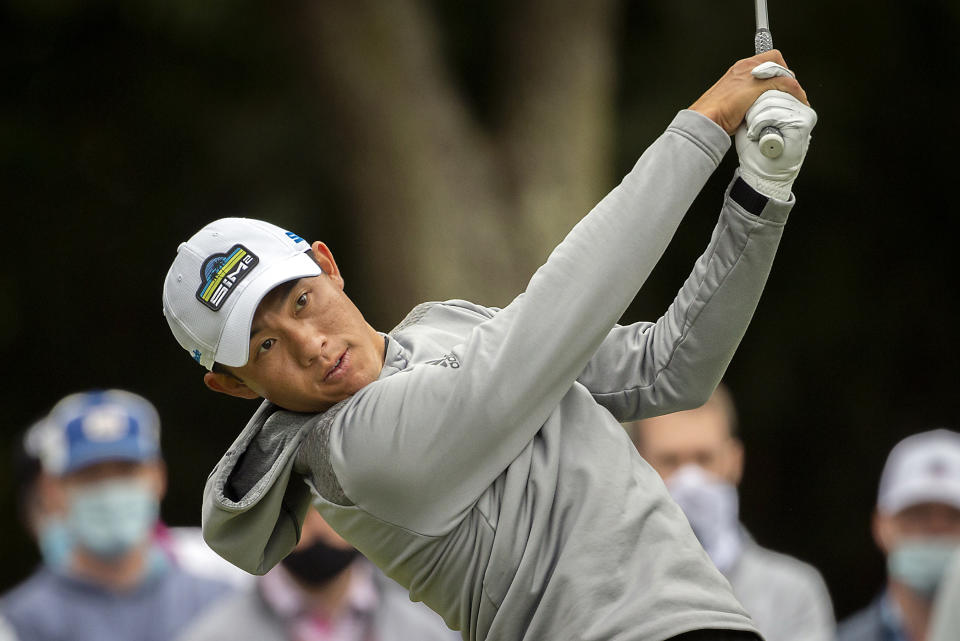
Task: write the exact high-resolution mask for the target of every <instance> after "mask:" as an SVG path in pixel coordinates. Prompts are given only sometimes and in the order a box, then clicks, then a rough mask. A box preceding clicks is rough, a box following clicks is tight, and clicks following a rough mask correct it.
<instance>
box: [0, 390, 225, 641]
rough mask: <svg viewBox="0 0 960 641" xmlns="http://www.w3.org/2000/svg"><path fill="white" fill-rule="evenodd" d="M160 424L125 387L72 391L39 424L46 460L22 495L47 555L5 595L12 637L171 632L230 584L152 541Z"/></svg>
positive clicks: (79, 639)
mask: <svg viewBox="0 0 960 641" xmlns="http://www.w3.org/2000/svg"><path fill="white" fill-rule="evenodd" d="M159 435H160V425H159V419H158V417H157V414H156V410H155V409H154V408H153V406H152V405H151V404H150V403H149V402H147V401H146V400H145V399H143V398H141V397H139V396H137V395H135V394H131V393H129V392H123V391H119V390H110V391H105V392H89V393H82V394H74V395H72V396H68V397H67V398H65V399H63V400H62V401H60V402H59V403H58V404H57V405H56V406H55V407H54V408H53V410H52V411H51V413H50V414H49V416H48V417H47V418H46V419H44V420H43V421H42V422H41V423H40V424H38V425H37V426H36V427H34V428H32V429H31V430H30V433H29V436H28V440H27V450H28V452H32V453H34V454H36V455H37V457H38V458H39V460H40V463H41V466H40V471H39V473H38V474H37V475H35V476H34V477H32V478H34V480H33V481H32V482H28V483H25V488H26V490H25V491H24V492H23V493H22V494H21V496H23V498H24V499H25V500H27V501H30V503H31V505H29V506H25V508H24V510H23V513H24V514H25V515H26V517H27V519H26V520H27V524H28V527H29V528H30V529H31V530H32V533H33V534H34V535H35V536H36V537H37V540H38V543H39V545H40V548H41V551H42V554H43V557H44V563H43V565H42V566H41V567H40V568H39V569H38V570H37V571H36V572H34V574H33V575H32V576H31V577H30V578H28V579H27V580H26V581H24V582H23V583H22V584H21V585H19V586H17V587H16V588H14V589H13V590H12V591H11V592H9V593H8V594H6V595H4V597H3V598H2V599H0V619H2V622H3V626H2V628H3V634H4V635H5V636H4V639H20V640H21V641H28V640H29V641H47V640H51V641H52V640H62V639H71V640H73V641H87V640H90V641H93V640H97V641H110V640H111V639H117V640H123V641H166V640H169V639H173V638H174V637H175V635H176V634H177V633H178V632H179V631H180V629H181V628H182V627H183V626H184V625H185V624H186V623H187V622H188V621H189V620H190V619H191V618H193V617H194V616H195V615H196V614H197V613H198V612H200V611H201V610H203V609H204V608H206V607H207V606H208V605H209V604H210V603H211V602H212V601H213V600H214V599H216V598H218V597H220V596H221V595H223V594H225V593H226V591H227V586H226V585H225V584H222V583H219V582H216V581H211V580H208V579H203V578H199V577H196V576H193V575H192V574H189V573H187V572H185V571H184V570H182V569H180V568H179V567H177V566H176V565H175V564H173V563H171V562H170V561H169V558H168V556H167V555H166V554H164V552H162V551H161V550H160V549H159V548H158V547H157V546H156V545H155V544H154V539H153V532H154V530H155V528H156V526H157V523H158V519H159V504H160V500H161V498H162V497H163V494H164V491H165V487H166V471H165V468H164V465H163V462H162V460H161V457H160V439H159ZM24 469H25V470H27V472H26V475H25V476H24V479H25V480H29V479H30V478H31V477H30V474H31V472H30V471H29V470H30V468H29V466H27V467H25V468H24ZM51 531H52V532H56V535H55V536H51V535H49V534H48V532H51ZM47 539H49V540H50V541H54V542H55V545H50V544H49V541H47ZM45 541H47V543H45Z"/></svg>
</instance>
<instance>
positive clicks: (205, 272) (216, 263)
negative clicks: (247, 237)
mask: <svg viewBox="0 0 960 641" xmlns="http://www.w3.org/2000/svg"><path fill="white" fill-rule="evenodd" d="M259 260H260V259H259V258H257V255H256V254H254V253H252V252H251V251H250V250H249V249H247V248H246V247H244V246H243V245H234V246H233V247H231V248H230V251H228V252H226V253H225V254H213V255H212V256H208V257H207V259H206V260H205V261H203V265H201V266H200V289H198V290H197V300H199V301H200V302H201V303H203V304H204V305H206V306H207V307H209V308H210V309H212V310H213V311H215V312H219V311H220V308H221V307H223V304H224V303H225V302H226V301H227V298H228V297H229V296H230V294H231V293H232V292H233V290H234V288H235V287H236V286H237V285H238V284H239V283H240V281H242V280H243V279H244V278H246V276H247V274H249V273H250V270H252V269H253V268H254V267H255V266H256V264H257V263H258V262H259Z"/></svg>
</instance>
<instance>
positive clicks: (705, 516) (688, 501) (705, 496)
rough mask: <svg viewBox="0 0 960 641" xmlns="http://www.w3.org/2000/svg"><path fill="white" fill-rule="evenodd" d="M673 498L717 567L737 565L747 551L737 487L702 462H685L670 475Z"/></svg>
mask: <svg viewBox="0 0 960 641" xmlns="http://www.w3.org/2000/svg"><path fill="white" fill-rule="evenodd" d="M667 489H668V490H669V491H670V495H671V496H672V497H673V500H674V501H676V502H677V504H678V505H679V506H680V509H682V510H683V513H684V514H685V515H686V516H687V520H688V521H690V527H692V528H693V533H694V534H696V535H697V539H698V540H699V541H700V545H702V546H703V549H704V550H706V552H707V554H708V555H709V556H710V559H711V560H712V561H713V563H714V565H716V566H717V569H718V570H720V571H721V572H723V573H727V572H729V571H730V570H732V569H733V566H734V565H736V562H737V560H738V559H739V558H740V553H741V552H742V551H743V537H742V534H741V532H740V521H739V510H740V501H739V497H738V495H737V488H736V487H735V486H734V485H733V484H732V483H728V482H727V481H724V480H723V479H720V478H717V477H716V476H713V475H712V474H710V473H709V472H707V471H706V470H704V469H703V468H701V467H700V466H698V465H693V464H688V465H684V466H683V467H681V468H680V469H678V470H677V471H676V472H674V473H673V474H672V475H671V476H670V478H669V479H667Z"/></svg>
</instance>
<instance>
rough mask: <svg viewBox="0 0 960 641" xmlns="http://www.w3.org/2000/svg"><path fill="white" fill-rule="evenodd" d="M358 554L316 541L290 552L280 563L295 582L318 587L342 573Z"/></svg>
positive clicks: (355, 551)
mask: <svg viewBox="0 0 960 641" xmlns="http://www.w3.org/2000/svg"><path fill="white" fill-rule="evenodd" d="M359 554H360V553H359V552H358V551H357V550H356V549H355V548H352V547H350V548H335V547H331V546H329V545H327V544H326V543H324V542H323V541H320V540H317V541H314V542H313V543H311V544H310V545H309V546H307V547H305V548H303V549H302V550H296V551H294V552H291V553H290V554H288V555H287V556H286V558H285V559H283V561H281V563H283V567H284V568H286V569H287V571H288V572H290V574H292V575H293V576H294V577H296V578H297V580H299V581H301V582H303V583H305V584H306V585H308V586H310V587H320V586H321V585H323V584H324V583H327V582H328V581H330V579H332V578H333V577H335V576H337V575H338V574H340V573H341V572H343V570H345V569H346V567H347V566H348V565H350V562H351V561H353V560H354V559H355V558H357V555H359Z"/></svg>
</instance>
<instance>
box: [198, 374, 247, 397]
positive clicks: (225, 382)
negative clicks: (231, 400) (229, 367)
mask: <svg viewBox="0 0 960 641" xmlns="http://www.w3.org/2000/svg"><path fill="white" fill-rule="evenodd" d="M203 382H204V384H205V385H206V386H207V387H209V388H210V389H212V390H213V391H214V392H220V393H221V394H226V395H228V396H236V397H237V398H259V397H260V395H259V394H257V393H256V392H254V391H253V390H252V389H250V388H249V387H247V386H246V384H245V383H244V382H243V381H241V380H240V379H239V378H236V377H234V376H230V375H229V374H221V373H219V372H207V373H206V374H204V375H203Z"/></svg>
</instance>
